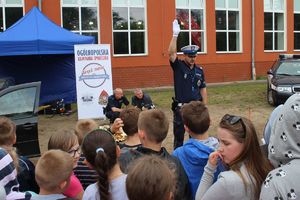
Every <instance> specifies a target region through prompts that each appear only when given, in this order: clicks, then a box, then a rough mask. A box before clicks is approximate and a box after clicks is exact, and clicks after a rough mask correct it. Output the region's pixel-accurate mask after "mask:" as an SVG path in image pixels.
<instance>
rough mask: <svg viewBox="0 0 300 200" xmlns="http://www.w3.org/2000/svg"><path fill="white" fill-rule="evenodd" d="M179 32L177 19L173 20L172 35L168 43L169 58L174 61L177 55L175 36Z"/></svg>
mask: <svg viewBox="0 0 300 200" xmlns="http://www.w3.org/2000/svg"><path fill="white" fill-rule="evenodd" d="M179 33H180V27H179V24H178V21H177V19H175V20H174V21H173V37H172V39H171V42H170V45H169V50H168V51H169V59H170V61H171V62H174V61H175V60H176V57H177V37H178V34H179Z"/></svg>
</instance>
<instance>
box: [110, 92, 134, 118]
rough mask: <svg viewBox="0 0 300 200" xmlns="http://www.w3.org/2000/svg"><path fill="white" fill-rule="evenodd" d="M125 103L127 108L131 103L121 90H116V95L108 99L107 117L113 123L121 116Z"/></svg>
mask: <svg viewBox="0 0 300 200" xmlns="http://www.w3.org/2000/svg"><path fill="white" fill-rule="evenodd" d="M123 103H124V104H125V105H126V106H128V105H129V101H128V100H127V98H126V97H125V96H124V95H123V90H122V89H121V88H116V89H115V90H114V94H113V95H111V96H109V97H108V103H107V106H106V108H105V116H106V117H107V118H108V119H109V120H110V122H111V123H113V122H114V121H115V119H116V118H118V117H119V116H120V112H121V111H122V109H121V108H122V104H123Z"/></svg>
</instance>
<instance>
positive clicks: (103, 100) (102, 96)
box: [98, 90, 108, 105]
mask: <svg viewBox="0 0 300 200" xmlns="http://www.w3.org/2000/svg"><path fill="white" fill-rule="evenodd" d="M107 102H108V93H107V92H106V90H102V92H101V93H100V95H99V101H98V103H99V104H100V105H106V104H107Z"/></svg>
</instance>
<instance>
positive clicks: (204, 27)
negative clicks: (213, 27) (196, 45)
mask: <svg viewBox="0 0 300 200" xmlns="http://www.w3.org/2000/svg"><path fill="white" fill-rule="evenodd" d="M188 1H189V5H188V7H185V6H177V5H176V0H175V13H177V9H186V10H188V11H189V29H188V30H180V32H186V33H188V34H189V45H192V37H191V35H192V32H200V33H203V37H204V38H203V51H198V52H197V54H207V27H206V0H202V3H203V8H192V7H191V4H190V2H191V1H190V0H188ZM191 10H203V29H197V30H192V28H191V27H192V25H191V18H192V15H191ZM176 15H177V14H176ZM200 48H201V47H200ZM177 54H183V52H182V51H179V52H177Z"/></svg>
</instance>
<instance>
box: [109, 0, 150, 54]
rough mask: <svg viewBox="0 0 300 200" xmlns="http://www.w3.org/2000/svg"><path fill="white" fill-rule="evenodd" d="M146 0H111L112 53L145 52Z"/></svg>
mask: <svg viewBox="0 0 300 200" xmlns="http://www.w3.org/2000/svg"><path fill="white" fill-rule="evenodd" d="M146 3H147V2H146V0H113V1H112V18H113V27H112V30H113V51H114V52H113V53H114V55H145V54H146V53H147V42H146V41H147V34H146V33H147V32H146V27H147V21H146Z"/></svg>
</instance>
